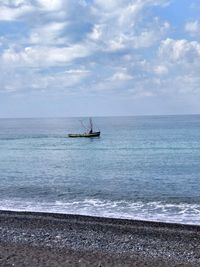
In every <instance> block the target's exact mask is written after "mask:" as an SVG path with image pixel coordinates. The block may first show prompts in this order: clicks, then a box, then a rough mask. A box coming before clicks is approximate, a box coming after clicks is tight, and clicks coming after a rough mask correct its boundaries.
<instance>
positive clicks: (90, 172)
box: [0, 115, 200, 225]
mask: <svg viewBox="0 0 200 267" xmlns="http://www.w3.org/2000/svg"><path fill="white" fill-rule="evenodd" d="M83 120H84V121H85V122H87V120H86V119H83ZM94 121H95V123H96V124H97V125H98V127H99V128H100V129H101V131H102V135H101V137H100V138H93V139H87V138H77V139H76V138H75V139H71V138H68V137H67V133H69V132H72V133H73V132H81V131H83V130H82V129H81V125H80V122H79V118H66V119H65V118H63V119H0V181H1V186H0V209H9V210H29V211H48V212H63V213H76V214H87V215H98V216H107V217H120V218H133V219H144V220H158V221H168V222H181V223H189V224H199V225H200V182H199V180H200V164H199V163H200V116H199V115H190V116H141V117H140V116H139V117H107V118H95V119H94Z"/></svg>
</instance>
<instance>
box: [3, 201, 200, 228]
mask: <svg viewBox="0 0 200 267" xmlns="http://www.w3.org/2000/svg"><path fill="white" fill-rule="evenodd" d="M0 209H1V210H13V211H38V212H52V213H64V214H81V215H92V216H102V217H110V218H126V219H135V220H151V221H161V222H173V223H184V224H195V225H200V204H189V203H178V204H176V203H175V204H172V203H165V202H148V203H145V202H141V201H138V202H126V201H113V202H112V201H106V200H99V199H85V200H82V201H77V200H76V201H70V202H62V201H55V202H36V201H26V202H25V201H24V200H21V199H12V200H0Z"/></svg>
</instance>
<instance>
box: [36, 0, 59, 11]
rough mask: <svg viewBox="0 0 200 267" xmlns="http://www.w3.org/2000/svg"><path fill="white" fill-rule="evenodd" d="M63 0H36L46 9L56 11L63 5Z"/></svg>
mask: <svg viewBox="0 0 200 267" xmlns="http://www.w3.org/2000/svg"><path fill="white" fill-rule="evenodd" d="M63 2H64V1H63V0H37V3H38V5H39V6H40V7H41V8H42V9H44V10H46V11H57V10H60V9H61V8H62V7H63Z"/></svg>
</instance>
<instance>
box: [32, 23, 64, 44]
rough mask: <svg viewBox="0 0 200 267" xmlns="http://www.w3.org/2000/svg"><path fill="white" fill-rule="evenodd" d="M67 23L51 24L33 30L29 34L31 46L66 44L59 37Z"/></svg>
mask: <svg viewBox="0 0 200 267" xmlns="http://www.w3.org/2000/svg"><path fill="white" fill-rule="evenodd" d="M66 25H67V23H64V22H52V23H48V24H45V25H42V26H39V27H37V28H34V29H33V30H32V32H31V34H30V43H31V44H37V45H38V44H40V45H47V44H50V45H52V44H53V45H55V44H61V43H64V42H66V39H65V38H62V37H61V34H62V33H63V31H64V29H65V27H66Z"/></svg>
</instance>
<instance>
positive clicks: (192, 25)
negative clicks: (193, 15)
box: [185, 20, 200, 36]
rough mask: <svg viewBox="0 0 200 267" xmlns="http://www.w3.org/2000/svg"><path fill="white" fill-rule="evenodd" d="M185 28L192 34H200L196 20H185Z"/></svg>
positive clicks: (199, 27)
mask: <svg viewBox="0 0 200 267" xmlns="http://www.w3.org/2000/svg"><path fill="white" fill-rule="evenodd" d="M185 30H186V31H187V32H188V33H189V34H191V35H192V36H196V35H200V22H199V21H198V20H194V21H189V22H187V23H186V25H185Z"/></svg>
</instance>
